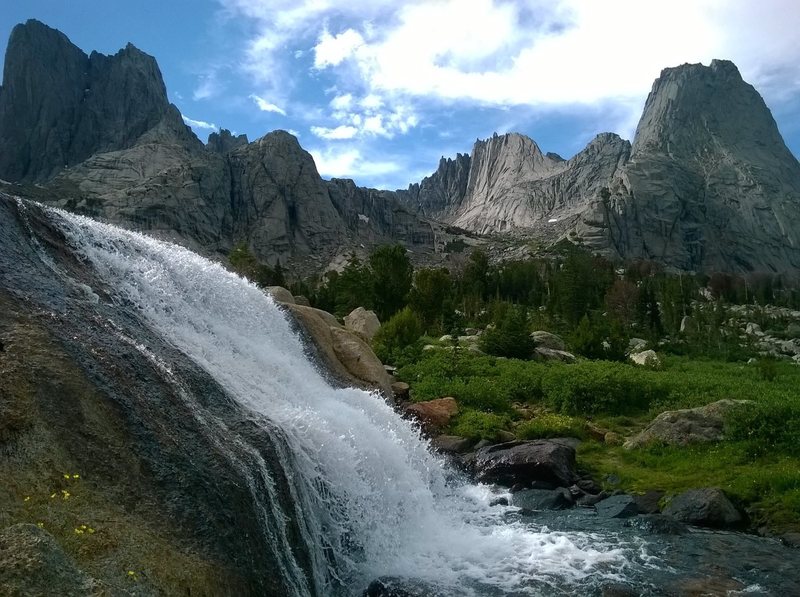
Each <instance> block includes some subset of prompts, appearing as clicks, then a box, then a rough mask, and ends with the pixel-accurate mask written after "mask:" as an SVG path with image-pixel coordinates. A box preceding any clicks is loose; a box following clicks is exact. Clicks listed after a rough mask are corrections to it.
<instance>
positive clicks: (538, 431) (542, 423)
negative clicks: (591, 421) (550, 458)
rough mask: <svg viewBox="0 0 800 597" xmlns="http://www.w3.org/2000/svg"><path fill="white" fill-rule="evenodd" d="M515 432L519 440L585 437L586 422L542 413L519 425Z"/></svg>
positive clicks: (565, 416) (555, 414)
mask: <svg viewBox="0 0 800 597" xmlns="http://www.w3.org/2000/svg"><path fill="white" fill-rule="evenodd" d="M515 432H516V435H517V437H518V438H519V439H546V438H548V437H583V436H584V422H583V421H581V420H579V419H575V418H573V417H570V416H567V415H560V414H557V413H542V414H540V415H537V416H536V417H534V418H533V419H531V420H529V421H524V422H523V423H520V424H519V425H517V427H516V430H515Z"/></svg>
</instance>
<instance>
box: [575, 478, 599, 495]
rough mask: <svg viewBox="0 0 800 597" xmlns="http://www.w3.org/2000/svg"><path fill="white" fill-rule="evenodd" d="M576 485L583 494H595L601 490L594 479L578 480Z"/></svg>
mask: <svg viewBox="0 0 800 597" xmlns="http://www.w3.org/2000/svg"><path fill="white" fill-rule="evenodd" d="M576 485H577V486H578V488H579V489H580V490H581V491H583V492H584V493H592V494H597V493H600V491H601V490H602V488H601V487H600V486H599V485H598V484H597V483H595V481H594V479H591V478H584V479H578V482H577V483H576Z"/></svg>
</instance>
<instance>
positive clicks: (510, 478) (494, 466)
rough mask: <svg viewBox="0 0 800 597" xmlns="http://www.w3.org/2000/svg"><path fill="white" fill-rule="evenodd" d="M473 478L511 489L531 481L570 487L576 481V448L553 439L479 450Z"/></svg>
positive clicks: (513, 443)
mask: <svg viewBox="0 0 800 597" xmlns="http://www.w3.org/2000/svg"><path fill="white" fill-rule="evenodd" d="M474 466H475V478H476V480H477V481H479V482H482V483H497V484H499V485H505V486H507V487H511V486H513V485H516V484H522V485H524V486H530V484H531V483H533V482H534V481H544V482H546V483H553V484H555V485H556V486H558V487H569V486H570V485H572V484H573V483H575V481H576V480H577V479H578V476H577V474H576V472H575V449H574V448H573V447H571V446H569V445H566V444H565V443H561V442H559V441H556V440H535V441H520V442H510V443H507V444H498V445H496V446H489V447H486V448H481V449H480V450H478V451H477V452H476V454H475V463H474Z"/></svg>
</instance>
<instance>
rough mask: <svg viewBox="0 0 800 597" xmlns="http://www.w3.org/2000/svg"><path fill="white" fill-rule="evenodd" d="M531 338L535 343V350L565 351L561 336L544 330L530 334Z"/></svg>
mask: <svg viewBox="0 0 800 597" xmlns="http://www.w3.org/2000/svg"><path fill="white" fill-rule="evenodd" d="M531 338H532V339H533V341H534V342H535V343H536V346H537V348H539V347H541V348H550V349H552V350H561V351H564V350H566V349H567V345H566V344H565V343H564V340H562V339H561V336H556V335H555V334H551V333H550V332H545V331H544V330H537V331H535V332H531Z"/></svg>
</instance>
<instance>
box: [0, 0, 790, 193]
mask: <svg viewBox="0 0 800 597" xmlns="http://www.w3.org/2000/svg"><path fill="white" fill-rule="evenodd" d="M151 4H152V6H150V5H151ZM278 4H280V6H277V7H276V6H274V5H275V3H269V4H267V3H264V2H257V1H246V0H219V1H213V2H212V1H206V2H191V3H189V2H174V3H169V4H168V5H163V3H162V4H159V5H156V4H155V3H150V2H145V3H143V4H142V5H141V6H139V5H137V7H136V8H134V7H132V6H127V7H126V6H107V5H103V4H101V3H99V2H94V1H86V2H82V3H81V4H80V5H79V6H70V7H67V6H65V5H63V4H62V3H59V2H53V1H44V0H34V1H32V2H28V3H25V5H24V6H23V5H13V6H12V5H5V6H3V7H2V8H0V13H2V17H3V18H2V19H0V44H2V45H0V51H3V52H4V51H5V43H6V40H7V36H8V33H9V32H10V29H11V27H13V25H14V24H16V23H17V22H22V21H25V20H26V19H28V18H37V19H39V20H42V21H44V22H47V23H48V24H49V25H50V26H53V27H56V28H58V29H60V30H62V31H64V32H65V33H66V34H67V35H69V36H70V38H71V39H72V40H73V41H74V42H75V43H76V44H77V45H78V46H79V47H81V48H82V49H84V50H85V51H87V52H91V51H92V50H98V51H100V52H102V53H108V54H113V53H115V52H116V51H117V50H118V49H119V48H120V47H123V46H124V45H125V43H127V42H129V41H130V42H132V43H133V44H134V45H136V46H137V47H139V48H140V49H141V50H143V51H145V52H147V53H149V54H152V55H154V56H155V57H156V58H157V59H158V61H159V65H160V67H161V70H162V72H163V74H164V79H165V83H166V86H167V90H168V93H169V100H170V101H171V102H173V103H174V104H176V105H177V107H178V108H179V109H180V111H181V113H182V114H183V116H184V119H185V121H186V122H187V124H189V125H190V126H192V128H193V130H194V131H195V133H196V134H198V136H199V137H200V138H201V139H202V140H204V141H205V139H206V137H207V135H208V133H209V132H211V131H212V130H214V129H219V128H221V127H224V128H228V129H230V130H232V131H234V132H236V133H238V134H241V133H245V134H247V135H248V137H249V138H250V139H251V140H252V139H255V138H258V137H261V136H263V135H264V134H266V133H267V132H269V131H271V130H274V129H284V130H288V131H290V132H292V133H295V134H297V135H298V138H299V139H300V141H301V143H302V144H303V146H304V147H306V148H307V149H308V150H309V151H310V152H311V153H312V155H313V156H314V159H315V161H316V163H317V166H318V169H319V170H320V173H321V174H322V175H323V176H324V177H326V178H329V177H333V176H337V177H348V178H353V179H354V180H356V182H357V183H358V184H359V185H366V186H372V187H377V188H388V189H395V188H405V187H406V186H407V185H408V184H409V183H410V182H415V181H418V180H420V179H421V178H422V177H424V176H427V175H429V174H430V173H431V172H433V170H434V169H435V167H436V164H437V163H438V161H439V158H440V157H441V156H444V157H455V155H456V154H457V153H465V152H469V151H471V149H472V144H473V141H474V140H475V139H477V138H481V139H483V138H488V137H490V136H491V135H492V134H493V133H494V132H498V133H501V134H502V133H504V132H510V131H514V132H520V133H523V134H525V135H527V136H529V137H531V138H533V139H534V140H536V142H537V143H538V144H539V146H540V147H541V148H542V149H543V151H545V152H548V151H552V152H555V153H559V154H560V155H562V156H563V157H565V158H569V157H572V156H573V155H574V154H576V153H577V152H579V151H580V150H582V149H583V148H584V147H585V146H586V145H587V144H588V143H589V142H590V141H591V139H592V138H593V137H594V136H595V134H597V133H599V132H604V131H611V132H616V133H618V134H620V135H621V136H622V137H623V138H626V139H632V138H633V130H634V129H635V126H636V122H637V120H638V117H639V115H640V114H641V110H642V107H643V105H644V100H645V97H646V95H647V93H648V91H649V90H650V85H651V83H652V81H653V80H654V79H655V78H656V77H657V76H658V75H659V73H660V71H661V69H662V68H663V67H667V66H676V65H677V64H679V63H681V62H703V63H706V64H707V63H709V62H710V60H711V59H712V58H717V57H718V58H730V59H732V60H734V62H736V63H737V65H738V66H739V68H740V70H741V71H742V74H743V76H744V77H745V79H746V80H749V81H751V82H752V83H753V84H754V86H755V87H756V88H757V89H758V90H759V92H760V93H761V94H762V95H764V97H765V99H766V101H767V104H768V105H769V106H770V108H771V109H772V111H773V114H774V116H775V119H776V121H777V123H778V126H779V129H780V131H781V133H782V134H783V136H784V138H785V139H786V143H787V145H788V147H789V148H790V150H792V152H793V153H794V155H795V156H796V155H798V153H800V124H797V123H800V118H798V115H800V97H798V96H799V95H800V94H798V89H799V88H800V79H799V78H798V76H797V69H796V67H794V66H793V65H794V64H796V63H797V58H800V56H799V55H798V54H800V51H798V50H797V49H796V48H795V47H794V46H795V45H796V44H792V43H790V42H789V39H788V37H787V31H786V30H787V29H788V24H790V23H791V22H792V19H791V18H787V17H788V16H789V15H792V14H797V13H798V7H796V6H795V5H794V4H793V3H788V2H779V1H771V2H766V3H761V4H760V5H759V11H758V14H751V13H750V12H748V11H749V9H748V7H746V6H745V5H744V3H737V2H734V3H727V5H726V7H725V16H726V18H724V19H719V18H717V17H719V16H720V10H721V8H720V6H719V5H718V3H692V6H694V4H698V6H700V5H702V6H701V8H702V10H701V9H700V8H696V7H695V8H692V7H690V6H686V7H683V6H678V7H676V8H674V9H671V10H670V11H666V9H663V8H659V7H658V6H655V7H652V6H651V9H650V10H651V11H650V12H649V13H646V14H645V13H644V12H643V11H642V10H637V9H636V8H635V6H634V5H633V4H631V3H626V2H614V3H611V4H608V5H605V6H606V9H605V12H604V13H603V14H595V13H592V11H591V9H590V8H587V7H586V6H585V5H584V4H583V3H581V2H558V3H555V5H553V6H551V7H550V8H549V9H547V10H545V8H544V7H543V6H541V5H539V3H536V2H512V3H508V2H506V3H498V2H489V1H485V2H481V1H475V2H468V3H466V4H464V3H461V4H460V5H459V6H461V9H460V10H455V9H454V8H453V6H451V5H450V3H448V2H442V3H439V4H436V5H432V4H430V3H428V4H418V3H405V4H404V5H403V6H402V7H399V8H398V7H394V5H389V4H388V3H383V2H377V3H366V4H365V3H361V2H351V3H348V5H347V7H343V6H338V7H337V6H333V3H330V2H315V3H312V2H296V3H292V6H293V7H294V8H293V10H290V11H286V10H283V11H279V9H281V8H283V9H285V8H286V7H284V6H283V4H284V3H281V2H278ZM270 6H271V7H273V8H274V10H275V14H276V15H277V14H278V13H279V12H280V14H281V18H280V19H273V18H272V16H270V15H271V14H272V13H271V12H270V11H268V10H267V8H268V7H270ZM148 8H152V10H148ZM437 10H438V12H437ZM359 11H360V12H359ZM715 11H716V12H715ZM667 13H668V14H667ZM151 15H155V18H154V17H153V16H151ZM659 15H660V16H659ZM709 15H710V16H709ZM711 17H714V18H711ZM614 19H616V21H614ZM656 19H658V21H659V23H660V24H661V25H660V26H661V27H663V28H666V29H669V27H668V25H670V24H672V25H675V26H676V27H677V26H678V25H679V24H680V23H681V22H682V23H683V25H681V27H682V31H683V34H682V36H683V37H687V34H688V33H691V32H694V33H695V34H697V35H701V34H702V33H703V32H705V33H706V34H707V35H705V37H707V38H709V39H708V40H706V42H703V43H702V44H701V43H699V42H696V41H693V42H682V43H678V42H676V41H675V40H674V39H673V40H672V42H670V40H669V39H666V38H663V36H662V35H661V34H658V33H657V32H652V31H651V32H650V33H649V34H648V35H646V36H645V37H646V38H648V46H644V45H643V43H644V42H643V41H642V40H643V39H644V38H643V37H642V35H643V34H642V31H646V30H647V27H646V26H645V25H646V24H647V21H648V20H652V21H655V20H656ZM665 19H666V20H665ZM676 19H677V20H676ZM612 25H613V26H612ZM745 25H746V27H745ZM412 26H413V27H414V28H413V30H409V29H408V28H409V27H412ZM634 26H636V27H638V29H636V28H634V29H635V30H632V29H631V28H632V27H634ZM745 29H746V31H745ZM409 32H410V33H409ZM600 33H603V34H604V36H603V37H602V39H603V40H604V41H603V47H602V48H601V47H599V46H598V45H597V43H595V44H594V45H592V44H591V43H590V46H588V48H589V49H591V51H587V46H581V45H580V44H576V45H575V49H574V51H571V52H566V51H559V48H561V50H564V48H565V47H566V46H564V45H563V44H565V43H567V42H568V41H571V42H576V41H580V42H582V43H584V42H585V43H589V42H591V41H592V40H593V39H595V38H593V37H592V36H593V35H599V34H600ZM409 34H413V35H411V37H408V35H409ZM403 35H406V37H405V38H404V37H403ZM671 35H673V37H674V32H673V33H672V34H671ZM287 36H288V37H287ZM292 36H293V37H292ZM500 38H503V39H505V40H506V41H505V42H503V43H502V44H501V43H500V42H498V41H497V40H498V39H500ZM597 39H598V40H599V39H600V38H597ZM621 39H622V41H621ZM732 39H735V40H736V42H735V43H732V42H731V40H732ZM792 39H793V34H792ZM404 40H405V42H404ZM709 40H710V41H709ZM412 42H413V43H412ZM392 44H399V45H396V46H392ZM559 44H561V45H559ZM620 44H622V45H620ZM626 44H627V45H630V46H631V48H633V47H634V46H636V52H634V53H635V54H637V55H636V56H634V55H633V53H631V52H630V51H629V50H627V51H628V54H627V55H622V54H620V52H621V51H622V50H621V48H622V49H624V48H626V47H627V46H626ZM637 44H638V45H637ZM417 46H420V47H417ZM606 46H608V47H606ZM701 46H702V47H701ZM392 47H395V50H397V51H396V52H395V53H392ZM536 48H538V50H537V49H536ZM547 48H550V50H551V51H550V52H549V53H547V54H546V55H545V54H542V52H544V49H547ZM412 50H413V51H412ZM612 50H613V51H614V52H617V54H616V55H615V54H611V56H612V57H613V56H616V59H615V60H612V61H611V62H610V63H609V64H607V65H606V66H604V67H603V68H600V67H599V66H597V64H596V62H597V60H599V58H603V57H606V58H608V55H609V52H612ZM254 52H255V54H254ZM536 52H539V55H536ZM723 52H724V53H725V54H722V53H723ZM594 54H597V56H594ZM398 56H400V57H401V58H402V60H400V62H399V63H398V59H397V57H398ZM526 56H528V58H527V60H528V63H527V67H526V68H525V69H524V70H520V69H522V66H521V65H520V64H521V63H520V61H522V60H523V58H525V57H526ZM537 56H538V57H537ZM542 56H545V58H546V59H542ZM551 56H558V58H557V59H550V57H551ZM404 63H407V64H406V66H408V69H410V71H409V72H405V71H404V70H403V65H404ZM269 65H271V66H270V67H269V68H268V66H269ZM375 65H378V66H379V67H380V68H378V69H377V70H376V68H374V67H375ZM587 65H589V66H592V65H594V66H592V68H593V69H594V70H595V71H597V72H596V73H594V74H592V73H591V72H587ZM431 68H433V69H434V70H433V71H431ZM432 73H433V74H432ZM479 75H480V76H479ZM448 77H449V78H448ZM476 77H477V78H476ZM529 79H530V81H529ZM447 81H449V82H447ZM487 82H488V83H487ZM445 83H446V84H445ZM612 88H613V89H614V91H613V93H612V91H611V89H612ZM212 124H213V125H215V126H214V129H212V128H204V127H206V125H208V126H209V127H210V125H212Z"/></svg>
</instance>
